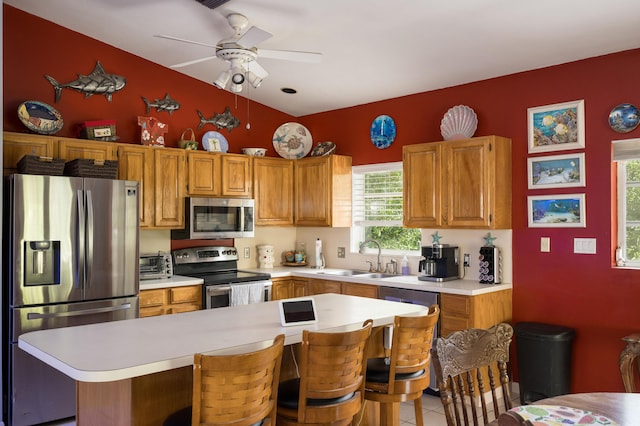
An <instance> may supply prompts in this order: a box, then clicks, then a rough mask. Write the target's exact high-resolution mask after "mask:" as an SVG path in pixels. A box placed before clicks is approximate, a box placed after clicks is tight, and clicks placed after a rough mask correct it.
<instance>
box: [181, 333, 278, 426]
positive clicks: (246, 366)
mask: <svg viewBox="0 0 640 426" xmlns="http://www.w3.org/2000/svg"><path fill="white" fill-rule="evenodd" d="M283 346H284V334H280V335H278V336H277V337H276V338H275V339H274V340H273V344H272V345H271V346H269V347H267V348H264V349H261V350H258V351H255V352H250V353H245V354H239V355H220V356H218V355H203V354H196V355H195V356H194V364H193V411H192V423H191V424H192V425H193V426H200V425H202V426H205V425H206V426H218V425H229V426H231V425H233V426H249V425H254V424H256V423H258V424H259V422H260V421H261V420H263V419H267V421H266V422H264V423H263V424H265V425H266V424H271V425H275V422H276V403H275V401H276V400H277V397H278V382H279V380H280V366H281V362H282V350H283ZM269 421H270V423H269Z"/></svg>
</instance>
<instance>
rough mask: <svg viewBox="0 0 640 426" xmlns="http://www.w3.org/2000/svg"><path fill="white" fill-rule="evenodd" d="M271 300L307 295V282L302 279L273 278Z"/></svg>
mask: <svg viewBox="0 0 640 426" xmlns="http://www.w3.org/2000/svg"><path fill="white" fill-rule="evenodd" d="M271 282H272V287H271V300H281V299H289V298H291V297H302V296H305V295H306V289H307V280H305V279H302V278H292V277H283V278H271Z"/></svg>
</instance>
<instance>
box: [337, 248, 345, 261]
mask: <svg viewBox="0 0 640 426" xmlns="http://www.w3.org/2000/svg"><path fill="white" fill-rule="evenodd" d="M338 258H340V259H344V247H338Z"/></svg>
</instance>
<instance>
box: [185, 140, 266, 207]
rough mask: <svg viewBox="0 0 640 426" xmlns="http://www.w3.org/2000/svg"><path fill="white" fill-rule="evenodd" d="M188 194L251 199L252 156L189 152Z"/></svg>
mask: <svg viewBox="0 0 640 426" xmlns="http://www.w3.org/2000/svg"><path fill="white" fill-rule="evenodd" d="M186 155H187V163H188V172H187V173H188V184H187V194H189V195H202V196H208V197H236V198H251V195H252V194H251V191H252V184H253V182H252V180H251V176H252V171H251V157H250V156H248V155H241V154H220V153H211V152H199V151H188V152H187V154H186Z"/></svg>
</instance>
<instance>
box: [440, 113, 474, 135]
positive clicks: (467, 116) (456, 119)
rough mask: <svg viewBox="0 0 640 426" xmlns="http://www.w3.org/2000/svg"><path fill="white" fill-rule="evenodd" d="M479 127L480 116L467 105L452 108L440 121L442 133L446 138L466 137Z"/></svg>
mask: <svg viewBox="0 0 640 426" xmlns="http://www.w3.org/2000/svg"><path fill="white" fill-rule="evenodd" d="M477 128H478V116H477V115H476V113H475V111H473V109H471V108H470V107H468V106H466V105H456V106H454V107H453V108H450V109H449V111H447V113H446V114H445V115H444V117H443V118H442V121H441V122H440V133H441V134H442V137H443V138H444V140H446V141H449V140H455V139H466V138H470V137H472V136H473V134H474V133H475V132H476V129H477Z"/></svg>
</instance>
